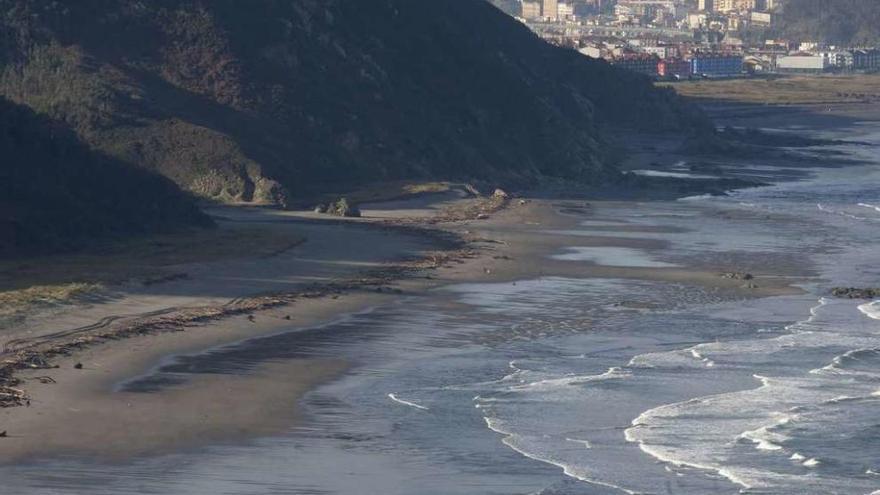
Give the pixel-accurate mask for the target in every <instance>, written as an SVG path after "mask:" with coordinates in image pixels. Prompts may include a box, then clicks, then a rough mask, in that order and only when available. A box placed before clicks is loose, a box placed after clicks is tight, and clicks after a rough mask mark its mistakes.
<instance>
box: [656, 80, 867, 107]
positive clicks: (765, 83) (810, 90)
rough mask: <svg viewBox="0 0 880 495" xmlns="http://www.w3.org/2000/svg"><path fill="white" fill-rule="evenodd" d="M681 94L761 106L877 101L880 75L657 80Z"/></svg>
mask: <svg viewBox="0 0 880 495" xmlns="http://www.w3.org/2000/svg"><path fill="white" fill-rule="evenodd" d="M658 84H659V85H661V86H668V87H672V88H674V89H675V90H676V91H677V92H678V93H680V94H681V95H684V96H687V97H692V98H699V99H709V100H721V101H737V102H743V103H756V104H764V105H811V104H813V105H818V104H840V103H864V102H871V101H874V102H876V101H880V75H876V74H852V75H814V76H807V75H798V76H779V77H772V78H761V79H759V78H755V79H729V80H702V81H682V82H675V83H658Z"/></svg>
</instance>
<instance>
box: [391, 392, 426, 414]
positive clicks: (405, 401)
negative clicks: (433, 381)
mask: <svg viewBox="0 0 880 495" xmlns="http://www.w3.org/2000/svg"><path fill="white" fill-rule="evenodd" d="M388 398H389V399H391V400H393V401H394V402H397V403H398V404H403V405H404V406H409V407H414V408H416V409H419V410H422V411H430V409H429V408H427V407H425V406H423V405H421V404H416V403H415V402H410V401H408V400H403V399H400V398H398V397H397V396H396V395H394V394H388Z"/></svg>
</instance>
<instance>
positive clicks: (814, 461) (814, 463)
mask: <svg viewBox="0 0 880 495" xmlns="http://www.w3.org/2000/svg"><path fill="white" fill-rule="evenodd" d="M802 464H803V465H804V466H806V467H810V468H811V467H816V466H818V465H820V464H822V461H820V460H819V459H816V458H815V457H813V458H811V459H807V460H806V461H804V462H803V463H802Z"/></svg>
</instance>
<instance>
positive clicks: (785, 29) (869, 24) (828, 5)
mask: <svg viewBox="0 0 880 495" xmlns="http://www.w3.org/2000/svg"><path fill="white" fill-rule="evenodd" d="M784 5H785V7H784V10H783V12H782V16H781V25H780V27H779V34H780V35H781V36H785V37H788V38H791V39H803V40H817V41H822V42H827V43H832V44H838V45H844V46H855V45H876V44H878V43H880V2H877V1H874V0H787V2H786V3H785V4H784Z"/></svg>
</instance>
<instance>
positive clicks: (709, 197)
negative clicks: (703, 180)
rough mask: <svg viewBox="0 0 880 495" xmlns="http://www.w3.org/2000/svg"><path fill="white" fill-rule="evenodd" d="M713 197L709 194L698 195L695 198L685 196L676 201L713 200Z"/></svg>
mask: <svg viewBox="0 0 880 495" xmlns="http://www.w3.org/2000/svg"><path fill="white" fill-rule="evenodd" d="M714 197H715V196H713V195H711V194H699V195H697V196H685V197H683V198H678V201H704V200H707V199H713V198H714Z"/></svg>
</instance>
